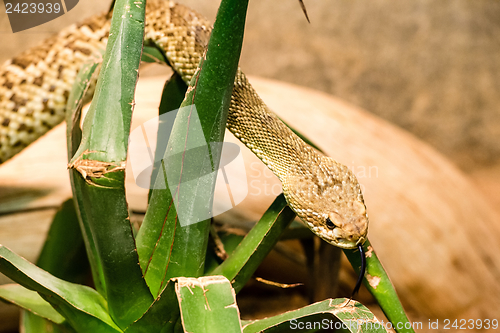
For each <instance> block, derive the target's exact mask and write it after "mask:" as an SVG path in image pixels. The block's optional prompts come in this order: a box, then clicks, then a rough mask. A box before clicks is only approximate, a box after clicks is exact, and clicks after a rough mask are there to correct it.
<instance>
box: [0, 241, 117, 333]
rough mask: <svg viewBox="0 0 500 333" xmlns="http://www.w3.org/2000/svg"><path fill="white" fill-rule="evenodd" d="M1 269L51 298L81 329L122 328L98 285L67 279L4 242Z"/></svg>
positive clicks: (0, 249)
mask: <svg viewBox="0 0 500 333" xmlns="http://www.w3.org/2000/svg"><path fill="white" fill-rule="evenodd" d="M0 272H2V273H3V274H5V275H6V276H7V277H9V278H10V279H12V280H14V281H15V282H17V283H19V284H20V285H22V286H23V287H25V288H28V289H31V290H34V291H36V292H38V293H39V294H40V296H42V297H43V298H44V299H45V300H46V301H47V302H49V303H50V304H51V305H52V306H53V307H54V308H55V309H56V310H57V311H58V312H59V313H60V314H61V315H62V316H63V317H64V318H66V320H68V322H69V323H70V325H71V326H72V327H73V328H75V329H76V330H77V331H81V332H99V333H101V332H102V333H108V332H109V333H116V332H121V330H120V329H119V328H118V326H116V324H115V323H114V322H113V320H112V319H111V317H110V316H109V313H108V311H107V303H106V300H105V299H104V298H103V297H102V296H101V295H100V294H99V293H98V292H97V291H95V290H94V289H92V288H89V287H86V286H81V285H78V284H73V283H70V282H66V281H64V280H61V279H59V278H56V277H55V276H53V275H51V274H49V273H47V272H46V271H44V270H42V269H41V268H39V267H37V266H35V265H33V264H31V263H30V262H28V261H27V260H25V259H23V258H21V257H19V256H18V255H16V254H15V253H13V252H12V251H10V250H9V249H7V248H6V247H5V246H2V245H0Z"/></svg>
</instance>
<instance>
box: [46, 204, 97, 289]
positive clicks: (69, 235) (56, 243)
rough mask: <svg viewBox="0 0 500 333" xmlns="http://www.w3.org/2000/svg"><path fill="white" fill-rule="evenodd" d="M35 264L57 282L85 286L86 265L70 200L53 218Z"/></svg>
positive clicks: (80, 234) (78, 226)
mask: <svg viewBox="0 0 500 333" xmlns="http://www.w3.org/2000/svg"><path fill="white" fill-rule="evenodd" d="M36 264H37V266H38V267H40V268H42V269H44V270H46V271H47V272H49V273H50V274H52V275H54V276H56V277H58V278H60V279H63V280H66V281H68V282H74V283H84V281H85V279H86V277H87V273H88V270H89V262H88V259H87V254H86V252H85V244H84V241H83V238H82V232H81V230H80V225H79V223H78V216H77V213H76V210H75V205H74V203H73V199H68V200H66V201H65V202H64V203H63V204H62V205H61V207H60V208H59V210H58V211H57V213H56V215H55V216H54V220H53V221H52V224H51V226H50V229H49V233H48V234H47V239H46V240H45V244H44V245H43V248H42V251H41V252H40V256H39V258H38V261H37V263H36Z"/></svg>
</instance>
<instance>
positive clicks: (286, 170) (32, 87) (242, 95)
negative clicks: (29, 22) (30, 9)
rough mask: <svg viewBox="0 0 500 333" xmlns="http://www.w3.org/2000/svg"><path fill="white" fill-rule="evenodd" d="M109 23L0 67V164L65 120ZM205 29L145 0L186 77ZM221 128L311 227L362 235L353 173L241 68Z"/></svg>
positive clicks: (164, 4)
mask: <svg viewBox="0 0 500 333" xmlns="http://www.w3.org/2000/svg"><path fill="white" fill-rule="evenodd" d="M109 26H110V22H109V20H108V17H107V15H106V14H101V15H96V16H94V17H92V18H90V19H88V20H86V21H85V22H83V23H82V24H80V25H72V26H70V27H68V28H66V29H64V30H63V31H61V32H60V33H59V34H58V35H57V36H55V37H52V38H50V39H48V40H47V41H45V42H44V43H42V44H41V45H40V46H38V47H36V48H33V49H30V50H28V51H26V52H24V53H23V54H21V55H20V56H18V57H16V58H14V59H12V60H9V61H7V62H6V63H5V64H4V65H3V66H2V67H1V68H0V163H2V162H5V161H6V160H8V159H9V158H11V157H12V156H14V155H15V154H17V153H18V152H19V151H21V150H22V149H23V148H24V147H26V146H28V145H29V144H30V143H31V142H33V141H34V140H36V139H37V138H38V137H40V136H41V135H43V134H44V133H46V132H47V131H48V130H49V129H51V128H52V127H54V126H55V125H57V124H58V123H60V122H61V121H62V120H63V119H64V109H65V105H66V100H67V97H68V95H69V91H70V89H71V86H72V84H73V81H74V79H75V77H76V74H77V72H78V70H79V69H80V67H81V65H82V64H83V62H84V61H85V60H86V59H87V58H88V57H91V56H99V54H100V52H99V50H102V49H104V48H105V45H106V42H107V36H108V34H109ZM210 31H211V25H210V23H209V22H208V21H207V20H206V19H204V18H203V17H202V16H200V15H199V14H197V13H195V12H194V11H192V10H191V9H188V8H186V7H184V6H181V5H177V4H175V3H173V2H170V1H162V0H149V1H148V3H147V10H146V28H145V38H146V39H149V40H151V41H153V42H154V43H155V44H156V45H158V46H159V47H161V48H163V50H164V51H165V54H166V56H167V59H168V61H169V64H170V66H171V67H172V68H173V69H174V70H175V71H176V72H178V73H179V74H180V75H181V76H182V78H183V80H184V81H185V82H189V81H190V80H191V77H192V76H193V74H194V73H195V71H196V69H197V66H198V63H199V61H200V59H201V57H202V55H203V52H204V50H205V46H206V44H207V42H208V39H209V36H210ZM92 90H93V89H90V92H89V94H91V93H92ZM89 97H90V96H88V97H87V98H89ZM227 128H228V129H229V130H230V131H231V132H232V133H233V134H234V135H235V136H236V137H237V138H238V139H239V140H241V142H243V143H244V144H245V145H246V146H247V147H248V148H250V149H251V150H252V152H253V153H254V154H255V155H256V156H258V157H259V158H260V159H261V160H262V161H263V162H264V163H265V164H266V165H267V166H268V167H269V169H271V170H272V171H273V172H274V174H275V175H276V176H278V178H279V179H280V180H281V182H282V184H283V192H284V194H285V197H286V199H287V201H288V203H289V205H290V207H291V208H292V209H293V210H294V211H295V213H297V215H298V216H299V217H300V218H301V219H302V220H303V221H304V222H305V224H306V225H307V226H308V227H309V228H310V229H311V230H312V231H313V232H314V233H315V234H317V235H318V236H319V237H321V238H322V239H324V240H325V241H327V242H328V243H331V244H333V245H336V246H338V247H341V248H347V249H352V248H356V247H357V245H358V244H362V243H363V242H364V241H365V240H366V235H367V232H368V215H367V213H366V208H365V204H364V201H363V195H362V193H361V189H360V185H359V183H358V181H357V180H356V177H355V176H354V174H353V173H352V172H351V171H350V170H349V169H348V168H347V167H345V166H344V165H342V164H340V163H338V162H336V161H335V160H333V159H332V158H329V157H326V156H324V155H322V154H321V153H319V152H317V151H316V150H314V149H313V148H311V147H310V146H308V145H307V144H306V143H304V141H302V140H301V139H300V138H299V137H298V136H296V135H295V134H294V133H293V132H292V131H291V130H290V129H289V128H288V127H287V126H286V125H285V124H284V123H283V122H282V121H281V120H279V119H278V117H277V116H276V115H274V113H272V112H271V111H270V110H269V109H268V108H267V106H266V105H265V104H264V102H263V101H262V100H261V99H260V98H259V96H258V95H257V93H256V92H255V90H254V89H253V88H252V86H251V85H250V83H249V82H248V80H247V79H246V77H245V75H244V74H243V72H241V71H240V70H238V73H237V76H236V79H235V85H234V89H233V95H232V99H231V106H230V109H229V116H228V121H227Z"/></svg>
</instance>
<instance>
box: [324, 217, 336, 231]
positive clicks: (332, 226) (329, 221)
mask: <svg viewBox="0 0 500 333" xmlns="http://www.w3.org/2000/svg"><path fill="white" fill-rule="evenodd" d="M326 226H327V227H328V229H335V227H336V226H335V224H333V222H332V220H330V218H329V217H327V218H326Z"/></svg>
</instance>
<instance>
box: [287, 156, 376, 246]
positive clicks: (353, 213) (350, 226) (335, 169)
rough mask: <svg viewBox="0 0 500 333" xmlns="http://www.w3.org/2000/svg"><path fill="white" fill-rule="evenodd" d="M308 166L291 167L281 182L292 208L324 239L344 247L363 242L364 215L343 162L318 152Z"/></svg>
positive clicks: (353, 180) (352, 178) (355, 185)
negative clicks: (316, 156)
mask: <svg viewBox="0 0 500 333" xmlns="http://www.w3.org/2000/svg"><path fill="white" fill-rule="evenodd" d="M318 160H319V161H320V163H316V165H318V167H316V168H314V167H312V168H311V165H314V164H315V163H307V165H308V166H309V169H307V171H305V170H293V171H292V172H291V173H290V177H287V178H286V179H285V181H282V183H283V192H284V194H285V197H286V199H287V201H288V204H289V205H290V207H291V208H292V210H293V211H294V212H295V213H296V214H297V215H298V216H299V217H300V218H301V219H302V220H303V221H304V222H305V224H306V225H307V226H308V227H309V228H310V229H311V230H312V231H313V232H314V233H315V234H316V235H318V236H319V237H320V238H322V239H323V240H325V241H326V242H328V243H330V244H332V245H335V246H338V247H340V248H344V249H354V248H356V247H357V246H358V245H359V244H363V243H364V242H365V240H366V235H367V233H368V215H367V213H366V206H365V203H364V200H363V194H362V193H361V187H360V184H359V182H358V180H357V179H356V176H355V175H354V174H353V173H352V172H351V171H350V170H349V169H348V168H347V167H346V166H344V165H342V164H340V163H337V162H336V161H334V160H333V159H331V158H329V157H325V156H322V157H321V158H319V159H318Z"/></svg>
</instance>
